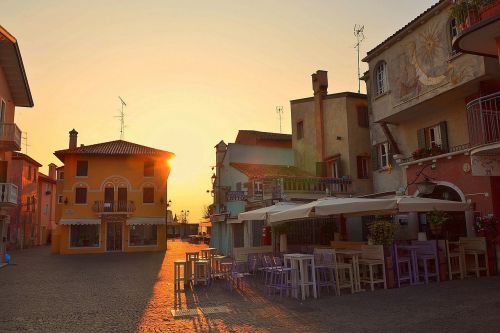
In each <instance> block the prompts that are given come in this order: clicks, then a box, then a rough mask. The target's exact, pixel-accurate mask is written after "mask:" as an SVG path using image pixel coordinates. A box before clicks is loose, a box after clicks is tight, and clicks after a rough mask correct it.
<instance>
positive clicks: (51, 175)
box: [49, 163, 57, 180]
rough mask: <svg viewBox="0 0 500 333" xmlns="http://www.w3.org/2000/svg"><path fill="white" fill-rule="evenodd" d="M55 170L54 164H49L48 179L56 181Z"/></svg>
mask: <svg viewBox="0 0 500 333" xmlns="http://www.w3.org/2000/svg"><path fill="white" fill-rule="evenodd" d="M56 168H57V165H55V164H54V163H50V164H49V178H50V179H54V180H55V179H56Z"/></svg>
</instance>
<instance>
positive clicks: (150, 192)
mask: <svg viewBox="0 0 500 333" xmlns="http://www.w3.org/2000/svg"><path fill="white" fill-rule="evenodd" d="M142 202H143V203H154V202H155V189H154V187H144V188H143V189H142Z"/></svg>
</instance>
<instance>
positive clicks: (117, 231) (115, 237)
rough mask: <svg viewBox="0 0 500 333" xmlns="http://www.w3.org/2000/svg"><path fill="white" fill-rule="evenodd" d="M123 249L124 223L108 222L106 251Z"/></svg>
mask: <svg viewBox="0 0 500 333" xmlns="http://www.w3.org/2000/svg"><path fill="white" fill-rule="evenodd" d="M121 250H122V223H121V222H107V223H106V251H121Z"/></svg>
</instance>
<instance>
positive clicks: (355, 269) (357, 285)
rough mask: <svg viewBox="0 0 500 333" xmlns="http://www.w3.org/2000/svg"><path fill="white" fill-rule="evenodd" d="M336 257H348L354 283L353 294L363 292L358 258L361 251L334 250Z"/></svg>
mask: <svg viewBox="0 0 500 333" xmlns="http://www.w3.org/2000/svg"><path fill="white" fill-rule="evenodd" d="M335 252H336V253H337V255H340V256H342V257H349V258H351V260H352V275H353V280H354V281H353V282H354V292H360V291H364V290H363V289H361V277H360V274H359V256H360V255H361V253H363V252H362V251H361V250H354V249H336V250H335Z"/></svg>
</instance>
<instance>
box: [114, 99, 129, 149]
mask: <svg viewBox="0 0 500 333" xmlns="http://www.w3.org/2000/svg"><path fill="white" fill-rule="evenodd" d="M118 98H119V99H120V102H121V103H122V108H121V111H120V115H119V116H116V117H115V118H120V140H123V137H124V136H125V113H124V112H123V109H124V107H125V106H127V103H125V101H124V100H123V98H121V97H120V96H118Z"/></svg>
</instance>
